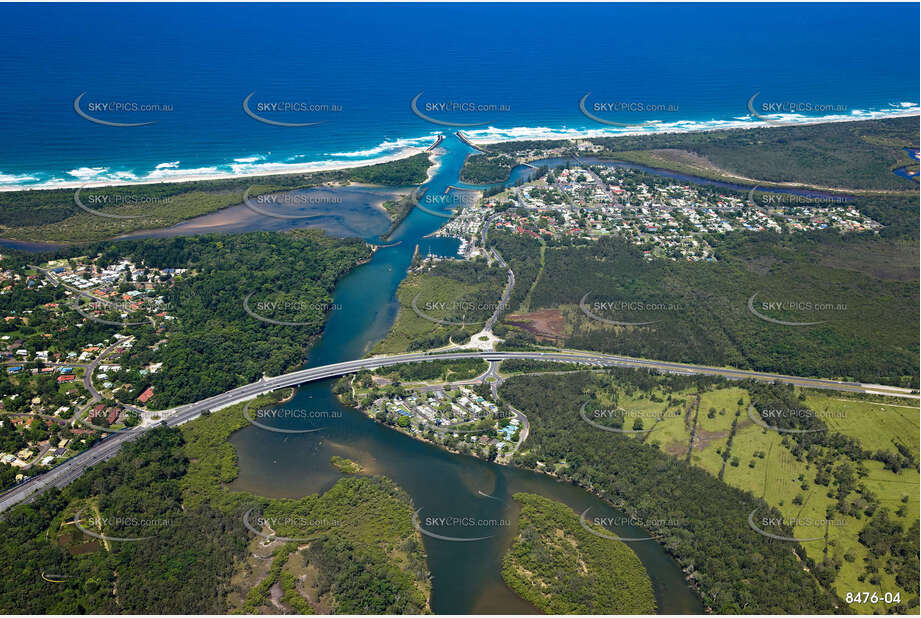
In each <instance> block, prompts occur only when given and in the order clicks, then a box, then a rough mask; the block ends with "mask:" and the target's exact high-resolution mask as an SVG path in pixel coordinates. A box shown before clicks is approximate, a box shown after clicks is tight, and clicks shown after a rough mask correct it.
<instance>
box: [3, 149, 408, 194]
mask: <svg viewBox="0 0 921 618" xmlns="http://www.w3.org/2000/svg"><path fill="white" fill-rule="evenodd" d="M425 152H426V149H425V148H421V147H418V146H408V147H406V148H404V149H403V150H401V151H400V152H396V153H393V154H390V155H385V156H382V157H379V158H377V159H373V160H370V161H368V160H364V161H313V162H311V163H304V164H302V165H298V164H279V165H281V166H284V167H283V169H271V170H258V171H252V172H244V173H242V174H235V173H233V172H209V173H207V174H190V175H186V176H181V175H176V176H171V177H169V178H151V179H147V180H132V181H123V180H121V181H120V180H98V181H93V180H89V181H80V180H75V181H73V182H71V181H66V182H61V183H55V184H54V185H53V186H43V185H19V186H12V185H0V193H17V192H38V191H57V190H61V189H80V188H85V189H90V188H100V187H135V186H144V185H170V184H183V183H194V182H209V181H215V180H240V179H245V178H262V177H265V176H296V175H298V174H316V173H323V172H339V171H342V170H348V169H355V168H359V167H371V166H374V165H380V164H382V163H392V162H394V161H401V160H403V159H409V158H410V157H414V156H416V155H418V154H424V153H425ZM331 164H332V165H331ZM270 165H271V164H270ZM46 185H47V183H46Z"/></svg>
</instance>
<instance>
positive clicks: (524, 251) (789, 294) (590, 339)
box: [494, 233, 919, 387]
mask: <svg viewBox="0 0 921 618" xmlns="http://www.w3.org/2000/svg"><path fill="white" fill-rule="evenodd" d="M494 238H495V242H496V244H497V246H498V248H499V250H500V251H501V252H502V254H503V256H504V257H505V258H506V260H508V262H509V264H511V265H512V267H513V268H515V269H516V279H517V282H516V286H515V287H516V289H515V292H514V293H513V296H512V303H511V307H513V308H514V307H516V305H515V302H520V301H521V300H522V299H523V298H524V294H525V293H526V291H527V288H528V286H529V283H530V282H531V281H532V280H533V278H534V277H536V276H538V272H537V271H538V269H539V265H538V264H537V260H536V259H535V257H534V256H535V255H537V254H538V251H539V245H538V244H537V242H536V241H534V240H528V239H525V238H524V237H521V236H519V237H512V236H510V235H501V234H496V235H495V237H494ZM716 247H717V252H718V257H719V261H717V262H714V263H686V262H679V261H667V260H654V261H649V260H646V259H644V256H643V254H642V253H641V252H640V251H639V250H638V249H637V248H636V247H633V246H632V245H629V244H628V243H626V242H624V241H622V240H620V239H617V238H603V239H601V240H599V241H597V242H596V243H592V244H583V245H576V244H564V243H559V244H557V245H556V246H550V247H548V248H547V249H546V252H545V266H544V267H543V269H542V270H541V271H540V272H539V278H538V281H537V283H536V285H535V286H534V288H533V291H532V292H531V296H530V307H529V309H530V310H531V311H534V310H537V309H544V308H547V309H557V308H560V309H561V311H562V312H563V316H564V318H565V320H566V325H567V331H566V341H565V344H566V345H567V346H569V347H573V348H579V349H593V350H598V351H602V352H611V353H620V354H627V355H631V356H638V357H644V358H656V359H663V360H672V361H679V362H696V363H703V364H709V365H718V366H733V367H738V368H745V369H754V370H757V371H776V372H781V373H785V374H790V375H804V376H819V377H828V378H837V377H843V378H846V379H853V380H858V381H863V382H874V383H888V384H896V385H902V386H915V387H917V386H918V342H917V336H916V334H917V333H916V332H915V329H913V328H912V327H911V324H910V322H909V321H907V320H906V316H914V315H917V314H918V311H919V305H918V295H917V286H918V283H917V281H918V271H917V244H916V243H908V242H907V241H899V240H895V239H889V240H880V239H872V238H866V239H861V238H849V239H841V238H840V237H839V236H837V235H836V234H822V233H815V234H802V235H795V236H789V235H788V236H782V235H775V234H770V233H746V234H734V235H729V236H726V237H724V238H722V239H721V240H720V242H719V243H718V244H717V245H716ZM912 260H914V263H912ZM519 267H520V268H521V269H522V271H523V272H521V274H520V275H519V271H518V270H517V269H518V268H519ZM587 293H590V296H589V297H588V299H587V301H586V302H587V304H588V306H589V307H591V306H593V304H594V303H595V302H598V303H605V302H608V303H610V302H615V303H618V302H619V303H643V304H648V305H652V306H653V308H654V310H652V311H650V310H640V311H632V312H631V311H626V310H625V311H617V312H605V311H604V310H603V309H596V310H595V311H593V312H592V313H593V314H595V315H598V316H599V317H602V318H604V319H609V320H616V321H625V322H654V323H653V324H648V325H644V326H627V327H623V326H622V327H613V326H609V325H607V324H605V323H602V322H600V321H598V320H595V319H593V318H592V317H590V316H587V315H586V314H585V313H583V311H582V310H581V309H580V301H581V300H582V299H583V298H584V297H585V295H586V294H587ZM756 293H757V294H758V299H757V308H761V306H762V304H761V303H762V302H770V301H774V302H778V301H780V302H790V303H810V307H819V306H821V307H822V309H821V310H816V309H809V310H803V311H795V310H789V309H788V310H786V311H783V312H779V311H773V312H772V311H771V310H762V311H761V313H762V314H766V315H768V316H769V317H772V318H775V319H780V320H785V321H792V322H812V321H818V322H821V323H820V324H816V325H812V326H807V327H795V326H784V325H778V324H776V323H772V322H768V321H765V320H762V319H760V318H759V317H757V316H756V315H754V313H753V312H752V311H751V310H750V309H749V306H748V303H749V299H750V298H751V296H752V295H753V294H756ZM520 338H521V335H518V336H517V338H516V336H515V335H514V334H513V335H512V336H510V337H509V338H508V341H509V343H510V344H512V343H514V342H515V341H516V340H520Z"/></svg>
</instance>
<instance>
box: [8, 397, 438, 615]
mask: <svg viewBox="0 0 921 618" xmlns="http://www.w3.org/2000/svg"><path fill="white" fill-rule="evenodd" d="M246 424H247V421H246V420H245V418H244V417H243V415H242V414H241V413H240V406H235V407H233V408H228V409H225V410H222V411H221V412H219V413H214V414H209V415H206V416H204V417H202V418H200V419H198V420H196V421H193V422H192V423H189V424H187V425H185V426H183V428H182V429H181V430H180V429H171V428H165V427H161V428H157V429H154V430H151V431H149V432H147V433H146V434H144V435H143V436H142V437H141V438H140V439H138V440H137V441H136V442H132V443H129V444H128V445H126V446H125V447H123V449H122V451H121V452H120V453H119V454H118V455H116V456H115V457H114V458H112V459H111V460H109V461H107V462H104V463H101V464H98V465H96V466H94V467H92V468H90V469H89V470H88V471H87V472H86V473H84V474H83V475H82V476H81V477H80V478H79V479H78V480H77V481H75V482H74V483H72V484H71V485H70V486H68V487H67V488H65V489H64V490H63V491H61V490H57V489H52V490H50V491H48V492H46V493H45V494H43V495H42V496H41V497H39V498H38V499H37V500H36V501H35V502H34V503H32V504H26V505H19V506H17V507H14V508H13V509H11V510H10V511H9V512H7V513H4V518H3V520H2V521H0V535H2V539H3V540H2V542H0V553H2V558H3V562H2V565H3V566H2V567H0V575H2V577H0V611H3V612H6V613H33V614H48V613H59V614H86V613H133V614H164V613H165V614H171V613H191V614H195V613H200V614H221V613H227V612H228V610H229V609H230V608H229V607H228V604H227V598H228V594H229V593H231V592H232V591H234V590H235V588H236V587H238V584H233V583H232V576H233V575H234V573H236V572H237V570H239V569H241V568H242V569H246V568H248V567H246V564H247V562H246V561H247V560H250V558H248V557H247V556H248V555H249V553H250V552H251V551H252V547H250V548H249V549H247V548H248V545H252V544H253V543H261V541H253V542H252V543H251V539H253V536H252V532H251V531H247V525H246V524H245V523H244V514H246V513H247V512H248V511H250V512H252V511H253V510H255V511H257V512H259V513H261V514H262V515H261V516H258V515H254V516H252V518H251V519H250V520H248V521H257V522H258V521H266V522H270V523H271V525H273V526H274V528H275V533H278V534H290V535H292V536H298V535H304V536H305V537H306V538H310V539H313V541H312V542H311V543H309V544H308V545H307V546H306V547H303V548H301V550H300V551H297V550H298V548H297V547H296V546H293V547H291V546H287V545H286V544H284V543H279V542H277V541H275V542H273V544H270V545H269V547H270V548H271V547H272V546H273V545H274V546H276V547H275V549H274V550H273V551H274V552H275V558H276V561H277V562H278V567H279V568H278V569H277V570H270V571H269V573H268V575H267V577H266V580H267V581H266V580H264V581H262V582H260V583H259V585H257V586H254V587H253V588H251V589H245V590H243V591H242V595H243V597H244V598H246V599H247V600H248V601H249V602H250V603H249V610H250V611H257V610H258V611H261V609H263V608H262V604H263V602H264V600H265V598H264V595H265V593H267V592H268V589H269V588H270V587H271V586H272V585H273V584H274V583H276V581H278V580H279V578H281V579H282V580H285V579H286V578H285V577H283V576H284V575H285V573H283V572H281V567H282V566H284V565H285V563H286V562H288V561H289V560H298V561H301V563H302V564H312V565H314V567H315V568H316V569H319V577H320V579H321V582H322V586H321V591H320V592H318V595H322V597H323V598H322V604H323V606H324V607H328V608H330V610H331V613H372V614H374V613H384V612H386V613H427V612H428V571H427V568H426V566H425V560H424V556H423V554H422V549H421V539H420V538H419V536H418V534H417V533H415V531H414V530H413V528H412V523H411V514H412V506H411V503H410V500H409V497H408V496H407V495H406V493H405V492H404V491H403V490H402V489H400V488H399V487H397V486H396V485H394V484H393V482H392V481H390V480H388V479H386V478H383V477H347V478H344V479H342V480H340V481H339V482H338V483H337V484H336V485H334V486H333V487H332V488H330V489H329V490H328V491H326V492H325V493H323V494H321V495H311V496H307V497H305V498H302V499H300V500H270V499H265V498H260V497H258V496H254V495H251V494H247V493H242V492H229V491H227V490H225V489H224V488H223V486H222V484H223V483H227V482H229V481H231V480H233V478H235V477H236V474H237V467H236V455H235V453H234V451H233V447H232V446H231V445H230V444H229V443H228V442H227V438H228V437H229V435H230V433H231V432H232V431H234V430H236V429H239V428H241V427H243V426H245V425H246ZM77 515H79V516H80V520H79V521H80V522H81V525H82V526H83V527H84V528H86V529H89V530H90V531H91V532H92V531H94V530H95V532H96V533H97V534H98V533H101V534H103V535H104V536H105V537H106V539H99V538H97V537H93V536H91V535H87V534H86V533H84V532H83V531H81V530H80V529H79V528H77V526H75V525H73V524H72V523H71V522H72V521H73V519H74V518H75V516H77ZM259 517H262V519H259ZM116 539H138V540H137V541H118V540H116ZM262 546H263V547H264V546H265V545H262ZM273 567H274V563H273ZM290 583H291V582H290V581H288V584H290ZM282 584H284V581H282ZM291 590H293V588H292V589H290V590H289V591H288V592H289V593H290V594H289V595H288V601H289V605H290V606H291V607H293V608H300V610H301V611H302V612H306V611H307V610H308V609H309V605H308V603H307V601H306V600H305V599H304V597H303V596H301V595H300V594H299V593H298V592H297V591H294V592H291ZM238 595H239V593H238ZM318 598H319V597H318ZM312 601H314V602H320V601H318V599H313V600H312Z"/></svg>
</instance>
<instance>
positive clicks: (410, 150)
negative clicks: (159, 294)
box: [0, 107, 921, 193]
mask: <svg viewBox="0 0 921 618" xmlns="http://www.w3.org/2000/svg"><path fill="white" fill-rule="evenodd" d="M919 116H921V109H919V108H917V107H915V108H911V109H906V110H904V111H892V112H886V113H880V114H878V115H876V116H871V117H859V116H848V117H839V116H829V117H823V118H817V119H815V120H796V121H789V122H784V124H773V123H770V122H765V121H743V120H726V121H717V120H712V121H678V122H674V123H669V124H667V125H666V124H664V123H663V124H662V125H655V124H653V125H650V126H651V127H653V128H656V127H657V126H662V127H663V129H664V130H653V131H648V130H647V131H644V130H627V131H624V130H617V131H614V130H611V129H610V128H604V127H599V128H597V129H565V128H562V129H552V128H549V127H513V128H510V129H506V131H509V132H511V131H524V132H528V134H522V135H520V136H505V137H501V138H495V137H483V136H477V135H470V133H477V132H478V131H476V130H474V131H469V132H467V133H464V138H466V140H469V143H470V145H471V147H473V148H475V149H477V150H482V149H481V148H480V147H481V146H488V145H490V144H503V143H513V142H527V141H534V142H554V141H567V140H574V139H594V138H616V137H621V136H623V137H636V136H644V135H677V134H687V133H709V132H713V131H736V130H747V129H770V128H785V127H786V128H789V127H798V126H814V125H819V124H832V123H841V122H871V121H879V120H887V119H892V118H905V117H919ZM706 122H717V123H722V125H721V126H699V124H698V123H706ZM681 124H695V125H697V126H690V127H687V128H682V127H681V126H677V125H681ZM481 131H499V129H494V128H492V127H490V128H489V129H483V130H481ZM531 131H545V132H551V133H552V132H553V131H559V132H560V134H556V135H554V134H548V133H543V134H538V135H533V134H531V133H530V132H531ZM425 137H428V136H425ZM439 137H440V136H436V137H435V142H434V143H433V144H431V145H429V146H426V147H422V146H407V147H405V148H404V149H402V150H400V151H399V152H395V153H392V154H389V155H384V156H381V157H378V158H375V159H371V160H362V161H329V160H326V161H312V162H309V163H304V164H287V163H274V164H273V163H267V164H266V165H267V166H274V169H262V170H257V171H250V172H243V173H234V172H229V171H228V172H209V173H206V174H186V175H181V174H177V175H176V176H171V177H167V178H153V179H142V180H132V181H125V180H114V179H113V180H97V181H93V180H89V181H81V180H74V181H63V182H55V183H53V184H49V183H48V182H45V183H43V184H36V185H28V184H20V185H15V184H10V185H0V193H12V192H26V191H29V192H32V191H54V190H58V189H77V188H80V187H85V188H99V187H132V186H143V185H167V184H180V183H194V182H205V181H215V180H238V179H245V178H260V177H266V176H288V175H296V174H307V173H316V172H335V171H341V170H346V169H353V168H357V167H368V166H373V165H378V164H381V163H390V162H393V161H399V160H402V159H407V158H409V157H412V156H415V155H417V154H425V153H428V154H433V153H434V152H435V151H437V147H438V146H440V144H441V141H442V140H443V138H442V139H439ZM413 139H422V138H413Z"/></svg>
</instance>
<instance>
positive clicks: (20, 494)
mask: <svg viewBox="0 0 921 618" xmlns="http://www.w3.org/2000/svg"><path fill="white" fill-rule="evenodd" d="M470 358H481V359H483V360H486V361H503V360H511V359H525V360H535V361H544V362H560V363H576V364H580V365H588V366H594V367H629V368H634V369H647V370H658V371H662V372H670V373H679V374H686V375H708V376H720V377H723V378H728V379H736V380H746V379H752V380H761V381H766V382H775V381H776V382H782V383H786V384H794V385H796V386H804V387H809V388H819V389H829V390H836V391H846V392H853V393H871V394H877V395H890V396H897V397H908V398H914V399H918V394H917V393H916V392H914V391H910V390H908V389H901V388H895V387H889V386H880V385H873V384H859V383H856V382H842V381H837V380H824V379H820V378H800V377H796V376H787V375H782V374H774V373H761V372H757V371H745V370H741V369H730V368H722V367H709V366H706V365H688V364H683V363H672V362H666V361H655V360H645V359H639V358H632V357H629V356H617V355H612V354H600V353H597V352H586V351H578V350H560V351H548V352H540V351H528V352H492V351H476V352H464V351H458V352H443V353H429V352H416V353H409V354H397V355H391V356H379V357H373V358H363V359H358V360H351V361H345V362H342V363H335V364H332V365H323V366H321V367H312V368H310V369H301V370H299V371H294V372H291V373H286V374H283V375H280V376H275V377H271V378H263V379H262V380H259V381H258V382H253V383H252V384H247V385H245V386H240V387H238V388H235V389H233V390H230V391H227V392H224V393H221V394H219V395H215V396H214V397H209V398H207V399H203V400H201V401H197V402H195V403H191V404H187V405H184V406H179V407H177V408H172V409H169V410H164V411H162V412H161V413H160V415H161V417H163V418H164V419H165V420H164V421H162V422H161V424H164V423H165V424H166V425H169V426H176V425H181V424H182V423H185V422H188V421H190V420H192V419H194V418H197V417H198V416H200V415H201V413H202V412H204V411H206V410H217V409H220V408H225V407H227V406H230V405H233V404H235V403H238V402H241V401H244V400H247V399H252V398H254V397H256V396H258V395H262V394H265V393H269V392H271V391H274V390H277V389H280V388H286V387H292V386H298V385H300V384H306V383H309V382H315V381H318V380H325V379H328V378H336V377H340V376H344V375H348V374H350V373H355V372H358V371H362V370H371V369H377V368H379V367H387V366H391V365H399V364H402V363H420V362H427V361H435V360H460V359H470ZM155 426H157V425H147V426H138V427H134V428H132V429H128V430H123V431H120V432H116V433H114V434H112V435H110V436H109V437H108V438H106V439H105V440H103V441H102V442H100V443H97V444H96V445H95V446H93V447H92V448H90V449H88V450H87V451H86V452H84V453H81V454H80V455H77V456H75V457H72V458H71V459H68V460H67V461H65V462H64V463H62V464H60V465H58V466H56V467H54V468H52V469H51V470H49V471H48V472H45V473H44V474H42V475H40V476H37V477H33V478H32V479H30V480H28V481H26V482H25V483H22V484H21V485H18V486H16V487H14V488H12V489H10V490H9V491H8V492H6V493H5V494H3V495H2V496H0V512H2V511H5V510H6V509H8V508H10V507H12V506H13V505H15V504H18V503H20V502H23V501H30V500H33V499H34V498H35V497H37V496H38V495H39V494H41V493H42V492H44V491H46V490H47V489H48V488H50V487H64V486H66V485H67V484H69V483H71V482H72V481H73V480H74V479H76V478H77V477H79V476H80V475H81V474H82V473H83V471H84V470H86V469H87V468H89V467H90V466H92V465H95V464H97V463H99V462H100V461H104V460H106V459H109V458H110V457H112V456H113V455H115V454H116V453H117V452H118V450H119V449H120V448H121V446H122V445H123V444H125V443H126V442H129V441H131V440H135V439H137V438H138V437H140V436H141V435H142V434H143V433H144V432H146V431H148V430H150V429H152V428H153V427H155Z"/></svg>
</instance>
